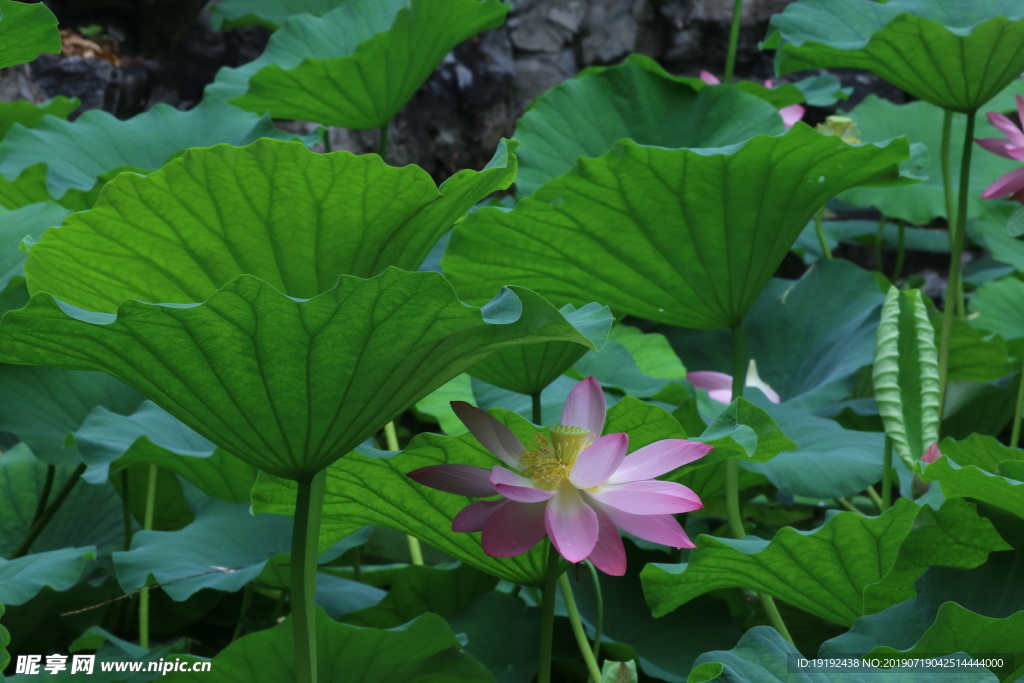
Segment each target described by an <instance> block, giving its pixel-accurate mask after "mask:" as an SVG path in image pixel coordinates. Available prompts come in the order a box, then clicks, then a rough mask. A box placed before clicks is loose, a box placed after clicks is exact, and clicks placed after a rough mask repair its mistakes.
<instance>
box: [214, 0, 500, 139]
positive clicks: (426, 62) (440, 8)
mask: <svg viewBox="0 0 1024 683" xmlns="http://www.w3.org/2000/svg"><path fill="white" fill-rule="evenodd" d="M507 12H508V7H507V6H506V5H504V4H502V3H501V2H499V1H498V0H354V1H353V2H348V3H345V4H344V5H342V6H341V7H338V8H337V9H336V10H334V11H332V12H329V13H328V14H325V15H324V16H322V17H315V16H312V15H308V14H306V15H301V16H297V17H293V18H292V19H291V20H289V21H287V22H286V23H285V25H284V26H283V27H282V28H281V30H279V31H278V32H277V33H275V34H274V36H273V38H272V39H271V42H270V44H269V45H268V46H267V49H266V51H265V52H264V53H263V55H261V56H260V57H259V58H258V59H257V60H256V61H255V62H252V63H250V64H247V65H245V66H243V67H240V68H239V69H233V70H222V72H221V73H220V74H218V77H217V80H216V81H215V82H214V83H213V85H212V86H211V88H210V89H209V90H208V91H207V94H208V96H209V97H224V98H227V97H232V98H233V99H231V100H229V101H230V102H231V103H232V104H234V105H236V106H238V107H241V108H242V109H245V110H247V111H253V112H258V113H260V114H263V113H268V114H270V115H271V116H272V117H273V118H275V119H298V120H301V121H315V122H317V123H323V124H325V125H331V126H341V127H343V128H380V127H381V126H384V125H387V123H388V122H389V121H391V119H393V118H394V116H395V114H397V113H398V112H399V111H400V110H401V109H402V107H404V106H405V103H406V102H408V101H409V98H411V97H412V96H413V95H414V94H415V93H416V90H417V89H419V87H420V86H421V85H422V84H423V82H424V81H426V80H427V78H428V77H429V76H430V74H432V73H433V72H434V69H436V68H437V65H438V64H440V63H441V60H442V59H444V57H445V55H447V54H448V53H449V52H450V51H451V50H452V48H454V47H455V46H456V45H458V44H459V43H461V42H462V41H464V40H466V39H467V38H469V37H470V36H473V35H476V34H477V33H480V32H481V31H486V30H488V29H492V28H495V27H497V26H500V25H501V23H502V21H504V19H505V14H506V13H507ZM238 95H241V97H238Z"/></svg>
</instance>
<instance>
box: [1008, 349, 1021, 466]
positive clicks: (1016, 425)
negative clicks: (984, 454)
mask: <svg viewBox="0 0 1024 683" xmlns="http://www.w3.org/2000/svg"><path fill="white" fill-rule="evenodd" d="M1021 410H1024V367H1021V373H1020V386H1018V387H1017V409H1016V411H1015V412H1014V413H1013V431H1012V432H1011V433H1010V448H1016V447H1017V444H1019V443H1020V420H1021V416H1020V413H1021Z"/></svg>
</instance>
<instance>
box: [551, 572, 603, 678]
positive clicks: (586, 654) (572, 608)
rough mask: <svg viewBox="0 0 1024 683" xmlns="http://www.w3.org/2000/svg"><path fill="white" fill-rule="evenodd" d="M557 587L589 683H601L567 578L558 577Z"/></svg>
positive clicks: (563, 575)
mask: <svg viewBox="0 0 1024 683" xmlns="http://www.w3.org/2000/svg"><path fill="white" fill-rule="evenodd" d="M558 585H559V586H560V587H561V588H562V599H563V600H564V601H565V609H566V611H568V612H569V623H570V624H572V632H573V633H574V634H575V635H576V643H577V644H578V645H579V646H580V654H582V655H583V661H585V662H586V663H587V670H588V671H590V680H591V683H601V668H600V667H599V666H598V665H597V660H596V659H595V658H594V652H593V650H591V649H590V641H589V640H587V632H586V631H584V630H583V622H582V621H581V620H580V612H579V610H578V609H576V598H575V597H574V596H573V594H572V585H571V584H570V583H569V577H568V576H566V575H565V574H562V575H561V576H560V577H558Z"/></svg>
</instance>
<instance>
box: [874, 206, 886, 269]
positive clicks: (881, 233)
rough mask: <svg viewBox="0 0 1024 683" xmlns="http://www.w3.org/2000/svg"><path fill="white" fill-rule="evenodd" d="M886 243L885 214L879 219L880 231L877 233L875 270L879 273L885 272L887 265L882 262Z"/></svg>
mask: <svg viewBox="0 0 1024 683" xmlns="http://www.w3.org/2000/svg"><path fill="white" fill-rule="evenodd" d="M884 242H885V214H884V213H883V214H882V215H881V216H879V217H878V230H876V231H875V270H877V271H878V272H879V273H883V274H884V272H885V264H884V263H883V262H882V245H883V244H884Z"/></svg>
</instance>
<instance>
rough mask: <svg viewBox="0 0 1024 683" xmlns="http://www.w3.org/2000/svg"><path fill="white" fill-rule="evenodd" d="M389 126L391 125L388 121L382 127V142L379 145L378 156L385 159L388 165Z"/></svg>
mask: <svg viewBox="0 0 1024 683" xmlns="http://www.w3.org/2000/svg"><path fill="white" fill-rule="evenodd" d="M389 125H391V122H390V121H388V122H387V123H385V124H384V125H383V126H381V127H380V142H379V143H377V154H378V155H380V158H381V159H383V160H384V162H385V163H387V160H388V126H389Z"/></svg>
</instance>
